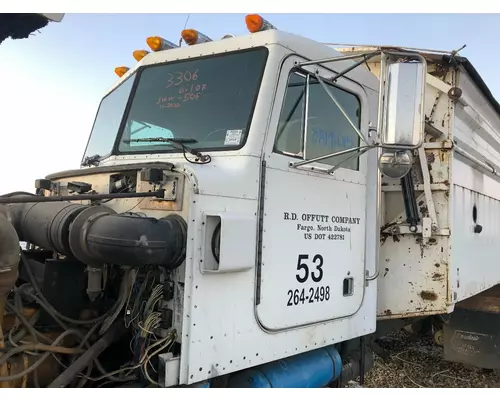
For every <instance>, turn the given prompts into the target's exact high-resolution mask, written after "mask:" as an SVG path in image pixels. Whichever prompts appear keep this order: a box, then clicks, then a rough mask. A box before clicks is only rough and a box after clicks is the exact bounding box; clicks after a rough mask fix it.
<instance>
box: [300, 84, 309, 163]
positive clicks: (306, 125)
mask: <svg viewBox="0 0 500 400" xmlns="http://www.w3.org/2000/svg"><path fill="white" fill-rule="evenodd" d="M310 81H311V75H309V74H307V75H306V81H305V86H304V108H303V110H302V112H303V113H304V114H303V115H302V118H303V120H304V121H303V124H302V135H303V136H302V145H303V147H304V148H303V149H302V154H303V155H304V158H306V157H307V155H306V154H307V129H308V128H309V83H310Z"/></svg>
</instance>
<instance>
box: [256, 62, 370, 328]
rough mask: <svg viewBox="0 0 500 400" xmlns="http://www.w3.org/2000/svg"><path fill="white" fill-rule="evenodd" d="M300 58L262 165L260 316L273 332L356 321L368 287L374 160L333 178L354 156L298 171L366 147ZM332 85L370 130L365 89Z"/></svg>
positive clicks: (287, 67) (286, 67) (289, 71)
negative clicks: (369, 185)
mask: <svg viewBox="0 0 500 400" xmlns="http://www.w3.org/2000/svg"><path fill="white" fill-rule="evenodd" d="M294 61H303V60H302V59H298V58H297V57H290V58H289V59H287V61H285V63H284V64H283V68H282V71H281V76H280V83H279V88H278V90H277V97H276V101H275V110H274V111H273V115H272V117H271V121H270V126H269V133H268V135H267V138H268V139H267V141H268V143H267V145H266V149H267V150H266V154H265V155H264V157H263V167H262V184H261V187H262V192H261V212H262V214H261V216H262V223H261V227H260V234H261V240H262V243H261V248H260V256H259V257H260V263H259V266H258V272H257V288H256V303H257V305H256V308H257V312H256V315H257V317H258V320H259V322H260V324H261V325H262V326H263V328H264V329H266V330H269V331H279V330H284V329H290V328H294V327H299V326H304V325H310V324H316V323H321V322H327V321H330V320H334V319H338V318H345V317H348V316H350V315H353V314H355V313H356V312H357V311H358V310H359V309H360V307H361V304H362V302H363V296H364V289H365V212H366V158H365V156H362V157H361V158H358V157H355V158H352V159H349V160H348V161H346V162H345V163H343V164H341V166H340V168H338V169H337V170H336V171H335V173H334V174H333V175H332V174H328V173H326V171H327V170H329V169H331V168H332V167H333V166H336V165H338V163H339V162H340V161H342V160H345V159H347V158H348V157H349V156H351V154H347V155H342V156H335V157H333V158H328V159H325V160H322V161H319V162H315V163H312V164H308V165H304V166H301V167H299V168H294V167H291V166H290V163H293V162H297V161H301V160H304V159H312V158H315V157H320V156H323V155H327V154H330V153H334V152H336V151H340V150H345V149H349V148H353V147H356V146H359V144H360V139H359V136H358V134H357V133H356V131H355V129H353V127H352V126H351V125H350V124H349V122H348V121H347V119H346V117H345V116H344V115H343V113H342V112H341V111H340V109H339V108H338V107H337V106H336V105H335V103H334V102H333V101H332V99H331V98H330V97H329V95H328V93H326V91H325V88H324V87H323V86H322V85H321V84H320V83H319V82H318V80H317V79H316V78H315V77H314V75H312V76H311V75H309V74H307V73H304V72H303V71H304V70H301V69H297V68H295V67H294ZM306 68H308V67H306ZM316 69H317V67H316V66H314V69H313V68H310V69H309V71H314V70H316ZM319 73H320V76H323V77H325V78H328V77H331V76H332V75H333V73H332V72H331V71H328V70H326V69H320V72H319ZM327 86H328V90H331V93H332V94H333V95H334V97H335V98H336V99H337V101H338V102H339V103H340V104H341V106H342V108H343V110H344V111H345V113H346V114H347V116H348V117H349V118H350V119H351V121H352V122H353V123H354V125H355V126H357V127H358V129H360V130H361V131H362V132H366V131H367V128H368V113H367V110H366V112H365V110H364V108H363V105H366V104H367V99H366V94H365V93H364V91H363V88H362V87H361V86H360V85H358V84H356V83H354V82H353V81H350V80H348V79H346V78H341V79H339V81H338V82H337V83H336V84H335V85H333V84H332V83H327ZM278 99H279V100H278ZM305 117H306V118H307V123H306V124H304V118H305ZM304 128H305V130H304ZM303 132H306V133H305V135H304V134H303ZM269 141H270V142H269Z"/></svg>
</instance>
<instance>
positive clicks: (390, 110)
mask: <svg viewBox="0 0 500 400" xmlns="http://www.w3.org/2000/svg"><path fill="white" fill-rule="evenodd" d="M381 57H382V60H381V71H380V98H379V112H378V127H379V128H378V131H379V135H380V136H379V140H380V145H381V146H382V147H383V148H384V147H385V148H392V149H394V150H396V149H399V150H412V149H416V148H418V147H420V146H421V145H422V143H423V141H424V128H425V111H424V98H425V84H426V75H427V63H426V61H425V59H424V58H423V57H422V56H420V55H419V54H415V53H387V52H383V53H382V55H381Z"/></svg>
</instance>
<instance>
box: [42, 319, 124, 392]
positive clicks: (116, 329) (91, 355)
mask: <svg viewBox="0 0 500 400" xmlns="http://www.w3.org/2000/svg"><path fill="white" fill-rule="evenodd" d="M126 332H127V329H126V328H125V326H124V325H123V321H121V320H119V321H116V322H115V323H114V324H113V325H112V326H111V327H110V328H109V329H108V330H107V331H106V333H105V334H104V335H103V336H102V337H101V338H100V339H99V340H98V341H97V342H95V343H94V344H93V345H92V346H91V347H90V348H89V349H88V350H87V351H86V352H85V353H83V354H82V355H81V356H80V357H79V358H78V359H77V360H76V361H75V362H74V363H73V364H71V365H70V366H69V367H68V369H66V370H65V371H64V372H63V373H62V374H61V375H59V376H58V377H57V378H56V379H55V380H54V381H53V382H52V383H51V384H50V385H49V386H47V388H63V387H66V386H67V385H69V384H70V383H71V382H72V381H73V379H75V377H76V376H77V375H78V374H79V373H80V372H81V371H82V370H83V369H84V368H85V367H86V366H87V365H88V364H89V363H90V362H91V361H94V360H96V359H97V357H99V355H100V354H101V353H102V352H103V351H104V350H106V349H107V348H108V347H109V346H110V345H112V344H113V343H114V342H115V341H117V340H119V339H120V338H121V337H122V336H123V335H124V334H125V333H126Z"/></svg>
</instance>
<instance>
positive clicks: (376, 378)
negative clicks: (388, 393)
mask: <svg viewBox="0 0 500 400" xmlns="http://www.w3.org/2000/svg"><path fill="white" fill-rule="evenodd" d="M378 344H379V345H380V347H382V348H383V349H384V350H385V351H387V352H388V353H389V355H390V356H389V359H388V360H387V361H386V362H384V361H383V360H382V359H381V358H379V357H377V356H375V361H374V366H373V369H372V370H371V371H369V372H368V373H367V375H366V377H365V385H364V387H369V388H411V387H413V388H415V387H427V388H500V373H498V372H494V371H485V370H482V371H481V370H478V369H473V368H469V367H467V366H464V365H461V364H457V363H451V362H447V361H444V360H443V349H442V347H439V346H437V345H436V344H435V343H434V341H433V340H432V337H423V338H416V337H415V336H412V335H410V334H408V333H406V332H405V331H400V332H397V333H395V334H392V335H390V336H387V337H386V338H384V340H382V341H380V342H379V343H378ZM351 387H353V386H351Z"/></svg>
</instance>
